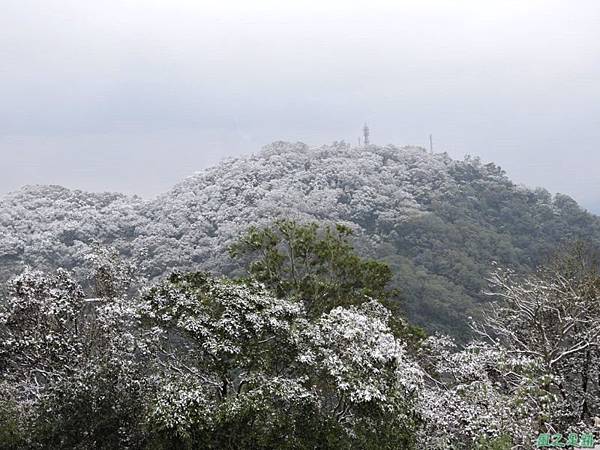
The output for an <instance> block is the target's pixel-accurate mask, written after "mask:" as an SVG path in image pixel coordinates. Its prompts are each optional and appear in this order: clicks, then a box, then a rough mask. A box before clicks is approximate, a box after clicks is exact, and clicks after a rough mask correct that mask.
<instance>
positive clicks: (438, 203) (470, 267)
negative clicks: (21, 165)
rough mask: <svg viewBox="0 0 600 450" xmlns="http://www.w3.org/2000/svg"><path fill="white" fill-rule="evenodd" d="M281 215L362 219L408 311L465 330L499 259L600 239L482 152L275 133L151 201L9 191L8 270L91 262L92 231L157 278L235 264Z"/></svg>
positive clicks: (3, 214)
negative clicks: (250, 240) (312, 142)
mask: <svg viewBox="0 0 600 450" xmlns="http://www.w3.org/2000/svg"><path fill="white" fill-rule="evenodd" d="M281 217H292V218H296V219H299V220H325V221H335V222H344V223H346V224H348V225H349V226H351V227H352V228H353V229H355V231H356V245H357V246H358V248H359V249H360V251H361V252H362V253H364V254H365V255H369V256H375V257H378V258H382V259H385V260H386V261H388V262H389V263H390V265H391V266H392V268H393V270H394V272H395V273H396V279H395V283H396V285H397V287H398V288H400V290H401V291H402V293H403V298H404V302H405V308H406V310H407V312H408V314H409V316H410V317H411V318H412V319H413V320H414V321H416V322H418V323H420V324H423V325H425V326H426V327H427V328H428V329H430V330H435V329H439V330H444V331H448V332H451V333H453V334H455V335H460V334H462V333H463V332H464V331H465V330H466V321H467V317H468V316H469V315H470V314H476V313H477V310H478V309H479V306H480V305H481V303H482V301H483V296H482V295H481V292H482V290H484V289H485V286H486V281H485V279H486V276H487V273H488V271H489V270H490V268H491V265H492V262H493V261H497V262H498V263H499V264H502V265H507V266H511V267H514V268H515V269H518V270H520V271H523V270H525V271H526V270H529V269H532V268H534V267H535V266H536V265H537V264H538V263H539V262H541V261H542V260H543V259H544V258H545V257H547V256H548V255H549V254H551V252H552V251H553V250H554V249H555V248H556V247H557V246H558V245H559V244H561V243H563V242H569V241H573V240H576V239H585V240H589V241H592V242H593V243H595V244H598V243H600V220H599V219H598V218H597V217H596V216H593V215H591V214H589V213H587V212H585V211H584V210H582V209H581V208H580V207H579V206H578V205H577V203H576V202H575V201H573V200H572V199H571V198H569V197H567V196H564V195H560V194H559V195H556V196H554V197H553V196H552V195H550V194H549V193H548V192H547V191H545V190H541V189H537V190H530V189H527V188H524V187H520V186H516V185H515V184H513V183H512V182H511V181H510V180H509V179H508V178H507V177H506V175H505V174H504V172H503V171H502V170H501V169H500V168H499V167H497V166H495V165H494V164H483V163H481V162H480V161H479V159H477V158H466V159H465V160H464V161H455V160H452V159H451V158H449V157H448V156H447V155H445V154H433V155H432V154H429V153H427V152H426V151H425V150H423V149H421V148H415V147H404V148H399V147H394V146H386V147H378V146H374V145H369V146H367V147H351V146H349V145H347V144H344V143H334V144H333V145H330V146H323V147H320V148H316V149H310V148H308V147H307V146H306V145H304V144H301V143H296V144H290V143H284V142H276V143H274V144H271V145H270V146H268V147H266V148H265V149H264V150H263V151H262V152H260V153H258V154H256V155H253V156H249V157H244V158H237V159H231V160H227V161H224V162H223V163H221V164H219V165H217V166H215V167H212V168H209V169H207V170H204V171H202V172H199V173H198V174H196V175H194V176H191V177H189V178H187V179H185V180H184V181H183V182H182V183H180V184H178V185H177V186H175V187H174V188H173V189H172V190H171V191H169V192H167V193H165V194H163V195H161V196H159V197H158V198H156V199H155V200H152V201H142V200H141V199H139V198H137V197H126V196H123V195H119V194H89V193H84V192H81V191H70V190H67V189H64V188H60V187H54V186H52V187H44V186H41V187H27V188H24V189H22V190H20V191H17V192H14V193H11V194H8V195H6V196H4V197H3V198H2V199H0V270H1V276H2V278H4V279H6V278H7V277H8V276H9V275H10V274H13V273H16V272H18V271H19V270H21V268H22V267H23V265H24V264H29V265H31V266H35V267H40V268H50V267H54V266H66V267H82V266H83V265H84V261H83V255H84V254H85V252H86V249H87V246H88V245H89V244H90V243H91V242H92V241H93V240H98V241H100V242H102V243H110V244H112V245H115V246H116V247H118V248H119V249H120V250H121V251H122V252H123V253H124V254H126V255H133V256H140V255H145V256H144V257H143V260H144V265H145V268H146V270H147V272H148V275H149V276H152V277H156V276H161V275H163V274H165V273H167V272H169V271H171V270H172V269H174V268H192V267H194V268H205V269H209V270H213V271H217V272H224V273H232V272H235V271H237V270H239V268H238V267H236V266H235V264H234V263H233V262H232V261H231V260H230V259H229V257H228V256H227V252H226V249H227V247H228V245H229V244H230V243H231V242H232V239H233V238H235V236H237V235H238V234H239V232H240V231H242V230H244V229H246V228H247V227H248V226H249V225H251V224H260V223H267V222H269V221H272V220H274V219H276V218H281Z"/></svg>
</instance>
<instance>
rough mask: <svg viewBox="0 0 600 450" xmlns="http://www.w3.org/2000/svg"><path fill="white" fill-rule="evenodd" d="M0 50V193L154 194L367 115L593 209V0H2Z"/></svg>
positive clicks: (599, 66) (381, 129)
mask: <svg viewBox="0 0 600 450" xmlns="http://www.w3.org/2000/svg"><path fill="white" fill-rule="evenodd" d="M0 64H1V65H0V193H2V192H7V191H9V190H14V189H16V188H18V187H20V186H21V185H23V184H32V183H55V184H61V185H64V186H68V187H72V188H82V189H87V190H114V191H123V192H128V193H138V194H141V195H143V196H152V195H155V194H157V193H159V192H162V191H165V190H167V189H168V188H169V187H170V186H171V185H173V184H174V183H175V182H177V181H178V180H179V179H181V178H182V177H184V176H186V175H188V174H191V173H192V172H194V171H196V170H198V169H201V168H202V167H206V166H207V165H210V164H214V163H215V162H217V161H218V160H220V159H221V158H222V157H223V156H230V155H238V154H244V153H251V152H254V151H257V150H258V149H260V147H261V146H262V145H264V144H266V143H268V142H270V141H273V140H280V139H281V140H291V141H296V140H302V141H304V142H306V143H308V144H310V145H319V144H322V143H329V142H331V141H333V140H341V139H345V140H346V141H351V142H356V138H357V137H358V136H359V134H360V130H361V127H362V124H363V122H364V121H367V122H368V123H369V125H370V126H371V130H372V141H373V142H374V143H378V144H386V143H395V144H399V145H401V144H417V145H424V146H426V145H428V135H429V133H433V135H434V141H435V142H434V145H435V149H436V150H437V151H442V150H446V151H448V152H449V153H450V154H451V155H452V156H455V157H462V156H463V155H465V154H477V155H480V156H481V157H482V158H483V159H484V160H486V161H495V162H497V163H499V164H500V165H501V166H503V167H504V168H505V169H506V170H507V171H508V173H509V175H510V176H511V177H513V179H514V180H515V181H517V182H519V183H525V184H528V185H531V186H544V187H546V188H548V189H549V190H551V191H552V192H556V191H560V192H564V193H567V194H570V195H572V196H573V197H574V198H575V199H577V200H578V201H580V202H581V203H582V204H583V205H584V206H586V207H588V208H591V209H593V210H594V211H596V212H600V176H599V175H600V168H599V167H600V166H599V164H600V151H599V142H600V2H598V1H597V0H563V1H552V0H543V1H535V0H517V1H511V0H473V1H460V0H445V1H427V0H414V1H397V0H396V1H389V2H383V1H379V2H378V1H372V0H371V1H368V2H367V1H364V2H363V1H344V2H342V1H326V0H322V1H310V0H308V1H306V0H305V1H297V2H294V1H272V2H269V1H237V2H233V1H229V2H227V1H225V2H219V3H218V5H217V2H201V1H192V0H189V1H184V0H154V1H152V0H137V1H136V0H120V1H117V0H102V1H95V0H94V1H93V0H71V1H68V0H38V1H34V0H0Z"/></svg>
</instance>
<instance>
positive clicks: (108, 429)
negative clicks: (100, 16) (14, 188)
mask: <svg viewBox="0 0 600 450" xmlns="http://www.w3.org/2000/svg"><path fill="white" fill-rule="evenodd" d="M599 224H600V222H599V220H598V218H596V217H595V216H593V215H591V214H589V213H587V212H585V211H583V210H582V209H581V208H580V207H579V206H578V205H577V204H576V203H575V202H574V201H573V200H571V199H570V198H568V197H566V196H562V195H556V196H554V197H553V196H552V195H550V194H549V193H548V192H546V191H544V190H540V189H538V190H530V189H527V188H524V187H519V186H515V185H514V184H513V183H512V182H511V181H510V180H509V179H508V178H507V177H506V176H505V175H504V173H503V172H502V170H501V169H499V168H498V167H496V166H495V165H493V164H482V163H481V162H480V161H479V160H478V159H476V158H466V159H465V160H464V161H454V160H452V159H451V158H449V157H448V156H447V155H443V154H430V153H427V152H426V151H424V150H423V149H420V148H396V147H392V146H389V147H376V146H366V147H365V146H363V147H359V148H358V147H350V146H348V145H346V144H344V143H335V144H333V145H331V146H326V147H322V148H318V149H309V148H308V147H306V146H305V145H303V144H287V143H275V144H272V145H271V146H269V147H267V148H265V149H264V150H263V151H262V152H261V153H259V154H257V155H255V156H251V157H248V158H240V159H235V160H230V161H227V162H224V163H223V164H221V165H219V166H216V167H214V168H211V169H208V170H205V171H203V172H201V173H198V174H197V175H195V176H192V177H190V178H188V179H186V180H185V181H183V182H182V183H181V184H179V185H177V186H176V187H175V188H174V189H173V190H172V191H170V192H168V193H166V194H164V195H163V196H160V197H159V198H157V199H155V200H152V201H144V200H142V199H140V198H137V197H127V196H123V195H119V194H89V193H84V192H80V191H70V190H68V189H64V188H60V187H27V188H24V189H22V190H20V191H18V192H15V193H12V194H9V195H6V196H5V197H4V198H3V199H2V201H1V202H0V227H1V228H0V230H1V231H2V233H1V234H0V252H1V256H0V261H1V264H2V266H1V274H2V280H3V281H4V282H5V283H4V286H5V287H4V289H3V291H2V292H1V297H0V391H1V395H0V448H53V449H58V448H65V449H66V448H69V449H70V448H80V449H88V448H106V449H109V448H130V449H172V448H181V449H188V448H189V449H191V448H213V449H223V448H231V449H235V448H262V449H278V448H289V449H309V448H310V449H315V448H331V449H386V448H387V449H407V450H410V449H415V450H416V449H432V450H438V449H439V450H447V449H456V450H458V449H465V450H466V449H481V450H483V449H489V450H492V449H498V450H500V449H511V448H520V449H530V448H533V447H535V442H536V439H537V438H538V435H541V436H542V437H543V436H547V437H548V438H552V435H554V438H553V439H555V440H556V439H558V437H557V436H556V435H557V434H559V433H560V434H562V435H563V436H564V441H563V442H565V443H567V442H568V443H569V445H571V447H572V446H573V445H578V446H580V447H583V448H588V447H589V445H590V442H591V439H593V438H596V439H597V438H598V436H597V435H596V436H594V433H597V429H595V428H594V421H595V418H596V417H598V416H600V402H599V401H598V398H600V397H599V395H598V393H599V390H600V351H599V345H600V303H599V302H598V298H599V297H600V272H599V261H600V260H599V259H598V252H597V247H598V242H599V238H600V229H599ZM583 241H585V242H583ZM561 439H562V438H561Z"/></svg>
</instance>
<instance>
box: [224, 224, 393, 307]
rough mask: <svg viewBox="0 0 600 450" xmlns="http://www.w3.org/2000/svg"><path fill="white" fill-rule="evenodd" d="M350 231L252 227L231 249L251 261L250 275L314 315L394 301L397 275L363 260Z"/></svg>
mask: <svg viewBox="0 0 600 450" xmlns="http://www.w3.org/2000/svg"><path fill="white" fill-rule="evenodd" d="M351 234H352V231H351V230H350V229H349V228H348V227H346V226H344V225H339V224H338V225H335V226H332V225H326V226H319V224H317V223H314V222H313V223H308V224H300V223H297V222H295V221H292V220H280V221H277V222H275V223H274V224H273V225H271V226H269V227H265V228H256V227H251V228H250V229H249V230H248V232H247V233H246V234H244V235H243V236H241V237H240V238H239V239H238V241H237V242H236V243H234V244H233V245H232V246H231V248H230V255H231V256H232V257H234V258H240V259H242V260H245V262H246V264H247V270H248V273H249V274H250V275H251V276H252V277H254V278H255V279H256V280H258V281H259V282H262V283H265V284H266V285H267V286H268V287H269V288H270V289H273V290H274V292H276V293H277V294H278V295H280V296H290V295H291V296H297V297H298V298H300V299H302V300H303V301H304V302H305V305H306V307H307V310H308V312H309V314H311V315H314V316H317V315H319V314H320V313H322V312H326V311H329V310H330V309H331V308H334V307H336V306H342V305H350V304H356V303H360V302H362V301H364V300H365V299H366V298H367V297H373V298H378V299H388V298H390V297H391V296H393V295H394V294H395V292H393V291H390V290H387V289H386V286H387V285H388V284H389V282H390V280H391V278H392V274H391V271H390V268H389V267H388V265H387V264H384V263H381V262H379V261H374V260H368V259H363V258H361V257H360V256H358V254H357V253H356V252H355V251H354V248H353V247H352V245H351V243H350V236H351Z"/></svg>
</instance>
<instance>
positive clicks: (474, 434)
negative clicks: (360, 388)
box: [418, 336, 538, 450]
mask: <svg viewBox="0 0 600 450" xmlns="http://www.w3.org/2000/svg"><path fill="white" fill-rule="evenodd" d="M421 352H422V355H421V357H422V361H423V367H424V368H426V370H427V371H428V373H429V376H428V380H427V381H428V382H427V384H426V388H425V389H423V391H422V394H421V398H420V400H419V407H418V408H419V411H420V414H421V417H422V419H423V423H424V426H423V428H422V429H421V430H420V432H419V440H420V442H421V445H422V446H423V448H428V449H432V450H433V449H439V450H442V449H469V448H474V447H476V445H477V444H478V443H481V442H483V441H488V440H489V441H491V440H494V439H501V438H503V437H508V438H509V440H510V441H512V442H514V443H515V444H522V445H525V448H527V447H529V444H530V438H531V434H532V430H533V431H535V429H536V427H537V422H536V417H537V413H538V411H537V407H538V404H537V402H536V401H535V400H533V401H532V399H536V396H537V394H538V392H536V391H535V390H534V387H535V386H534V385H532V384H531V380H530V378H528V376H527V374H529V373H531V372H532V371H533V370H535V368H536V364H535V362H534V361H532V360H531V359H529V358H526V357H522V356H511V355H510V354H509V353H508V352H506V351H505V350H504V349H499V348H493V347H491V346H489V345H486V344H483V343H478V342H475V343H472V344H471V345H469V346H467V347H466V348H464V349H462V350H457V349H456V347H455V345H454V343H453V342H452V340H451V339H449V338H447V337H445V336H432V337H430V338H428V339H427V340H426V341H425V342H424V344H423V347H422V349H421Z"/></svg>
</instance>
